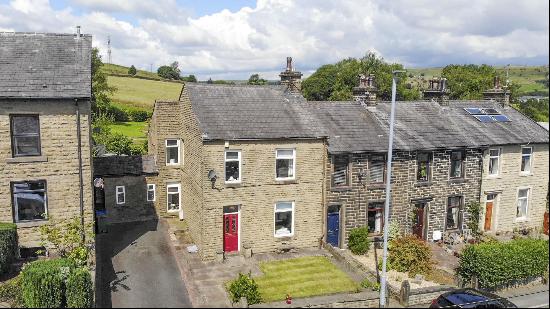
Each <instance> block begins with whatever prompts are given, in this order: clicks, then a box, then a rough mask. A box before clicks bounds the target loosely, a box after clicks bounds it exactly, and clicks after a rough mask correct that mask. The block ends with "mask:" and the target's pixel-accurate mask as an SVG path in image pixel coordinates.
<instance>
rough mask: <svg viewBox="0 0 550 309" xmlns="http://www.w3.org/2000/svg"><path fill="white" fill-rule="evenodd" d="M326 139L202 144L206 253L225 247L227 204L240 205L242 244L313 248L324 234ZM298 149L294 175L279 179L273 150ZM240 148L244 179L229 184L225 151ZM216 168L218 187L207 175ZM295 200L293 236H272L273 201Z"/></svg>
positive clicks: (265, 247) (257, 247)
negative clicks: (224, 208)
mask: <svg viewBox="0 0 550 309" xmlns="http://www.w3.org/2000/svg"><path fill="white" fill-rule="evenodd" d="M324 147H325V146H324V143H323V140H291V141H290V140H274V141H238V142H237V141H235V142H233V141H230V142H229V147H228V148H225V145H224V142H222V141H219V142H209V143H206V144H205V145H204V151H203V154H204V155H203V158H204V165H203V169H202V172H201V176H202V182H203V190H204V191H203V198H204V204H203V205H204V206H203V207H204V209H203V211H204V217H203V231H204V235H203V239H204V242H203V256H204V257H205V258H206V259H210V258H212V257H214V256H215V254H216V253H219V252H220V251H221V250H222V248H223V207H224V206H231V205H239V206H240V215H239V216H240V226H241V229H240V244H241V249H242V246H243V244H244V245H246V246H249V247H251V248H252V251H253V252H255V253H261V252H270V251H276V250H278V249H281V248H284V247H294V248H312V247H316V246H319V244H320V242H319V241H320V239H321V238H322V237H323V177H324V175H323V154H324ZM278 148H294V149H296V162H295V164H296V175H295V180H291V181H277V180H276V179H275V151H276V149H278ZM225 150H240V151H241V158H242V159H241V160H242V171H241V179H242V180H241V183H240V184H239V185H233V184H231V185H229V184H225V182H224V177H223V171H224V151H225ZM211 169H213V170H215V171H216V172H217V174H218V175H221V177H220V178H218V180H217V182H216V185H215V189H212V186H211V182H210V180H209V179H208V178H207V177H206V175H207V174H208V171H209V170H211ZM280 201H293V202H294V203H295V211H294V235H293V236H292V237H284V238H277V237H275V236H274V231H275V227H274V224H275V223H274V221H275V219H274V217H275V213H274V209H275V203H276V202H280Z"/></svg>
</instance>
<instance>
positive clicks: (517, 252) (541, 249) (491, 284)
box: [457, 239, 548, 289]
mask: <svg viewBox="0 0 550 309" xmlns="http://www.w3.org/2000/svg"><path fill="white" fill-rule="evenodd" d="M547 268H548V241H547V240H540V239H517V240H512V241H510V242H507V243H500V242H489V243H482V244H476V245H470V246H468V247H466V248H465V249H464V251H463V252H462V255H461V257H460V263H459V267H458V269H457V275H458V276H459V277H460V278H461V279H462V280H466V281H470V280H471V279H472V278H473V277H474V276H475V277H476V278H477V280H478V283H479V285H480V287H482V288H487V289H498V288H503V287H506V286H509V285H513V284H515V283H518V282H521V281H523V280H528V279H532V278H536V277H539V276H542V275H543V274H544V273H545V271H546V270H547Z"/></svg>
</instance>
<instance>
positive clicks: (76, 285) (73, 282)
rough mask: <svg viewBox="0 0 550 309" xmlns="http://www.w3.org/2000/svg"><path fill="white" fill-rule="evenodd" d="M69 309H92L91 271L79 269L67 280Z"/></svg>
mask: <svg viewBox="0 0 550 309" xmlns="http://www.w3.org/2000/svg"><path fill="white" fill-rule="evenodd" d="M65 295H66V297H67V308H91V307H92V302H93V285H92V276H91V275H90V271H88V269H86V268H77V269H75V270H74V271H72V272H71V273H70V274H69V277H68V278H67V291H66V294H65Z"/></svg>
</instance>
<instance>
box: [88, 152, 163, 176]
mask: <svg viewBox="0 0 550 309" xmlns="http://www.w3.org/2000/svg"><path fill="white" fill-rule="evenodd" d="M93 163H94V176H140V175H151V174H157V173H158V168H157V165H156V163H155V158H154V157H153V156H149V155H145V156H104V157H94V158H93Z"/></svg>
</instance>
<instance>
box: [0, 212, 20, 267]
mask: <svg viewBox="0 0 550 309" xmlns="http://www.w3.org/2000/svg"><path fill="white" fill-rule="evenodd" d="M16 254H17V226H16V225H15V224H13V223H0V275H1V274H3V273H5V272H8V271H9V269H10V267H11V263H13V261H14V260H15V256H16Z"/></svg>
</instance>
